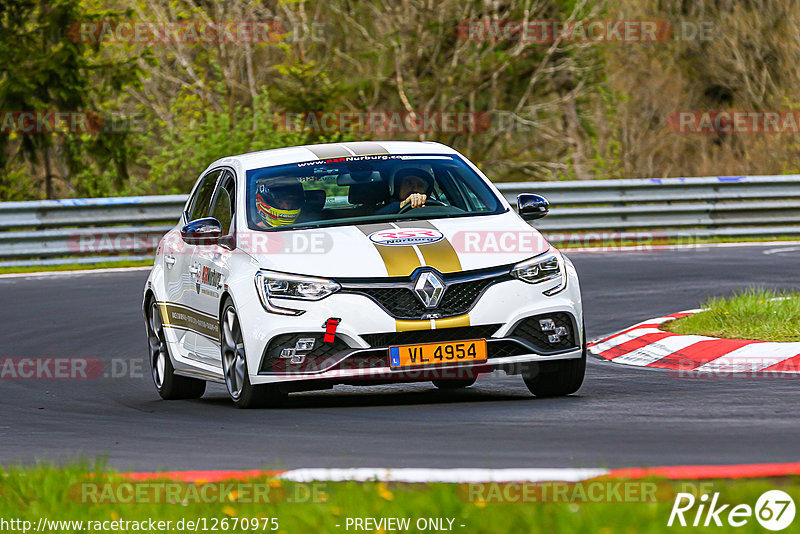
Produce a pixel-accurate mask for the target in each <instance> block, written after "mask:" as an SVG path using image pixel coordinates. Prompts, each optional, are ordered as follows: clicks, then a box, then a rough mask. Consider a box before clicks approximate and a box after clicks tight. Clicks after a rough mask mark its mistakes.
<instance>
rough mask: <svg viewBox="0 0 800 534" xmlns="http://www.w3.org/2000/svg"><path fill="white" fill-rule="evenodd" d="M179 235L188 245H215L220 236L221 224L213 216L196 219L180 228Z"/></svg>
mask: <svg viewBox="0 0 800 534" xmlns="http://www.w3.org/2000/svg"><path fill="white" fill-rule="evenodd" d="M181 237H182V238H183V240H184V241H185V242H186V243H187V244H189V245H216V244H218V243H219V238H220V237H222V225H221V224H220V223H219V221H218V220H216V219H215V218H214V217H206V218H205V219H197V220H196V221H192V222H190V223H189V224H187V225H186V226H184V227H183V228H181Z"/></svg>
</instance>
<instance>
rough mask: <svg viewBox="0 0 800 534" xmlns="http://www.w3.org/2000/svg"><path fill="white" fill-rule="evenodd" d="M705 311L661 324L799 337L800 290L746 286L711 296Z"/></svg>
mask: <svg viewBox="0 0 800 534" xmlns="http://www.w3.org/2000/svg"><path fill="white" fill-rule="evenodd" d="M703 308H708V311H704V312H701V313H696V314H694V315H690V316H688V317H683V318H681V319H678V320H676V321H671V322H669V323H666V324H665V325H663V329H664V330H668V331H670V332H675V333H676V334H696V335H701V336H711V337H721V338H729V339H753V340H758V341H800V294H798V293H779V292H776V291H770V290H766V289H748V290H745V291H742V292H740V293H737V294H735V295H733V296H730V297H724V298H711V299H709V300H707V301H706V302H705V303H704V304H703Z"/></svg>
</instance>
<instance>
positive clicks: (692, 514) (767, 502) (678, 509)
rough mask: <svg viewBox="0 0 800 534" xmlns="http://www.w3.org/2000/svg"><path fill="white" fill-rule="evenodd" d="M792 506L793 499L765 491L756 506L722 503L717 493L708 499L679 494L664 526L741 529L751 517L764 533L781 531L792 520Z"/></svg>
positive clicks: (702, 496) (782, 492)
mask: <svg viewBox="0 0 800 534" xmlns="http://www.w3.org/2000/svg"><path fill="white" fill-rule="evenodd" d="M794 515H795V505H794V500H793V499H792V497H791V496H790V495H789V494H788V493H786V492H784V491H781V490H770V491H767V492H764V493H763V494H762V495H761V496H760V497H759V498H758V500H757V501H756V505H755V507H752V506H750V505H749V504H737V505H735V506H733V507H732V506H731V504H721V503H720V502H719V493H714V494H713V495H712V496H710V497H709V495H708V494H707V493H704V494H703V495H701V496H700V497H699V498H696V497H695V496H694V495H692V494H691V493H678V494H677V495H676V496H675V503H674V504H673V505H672V512H670V514H669V521H667V526H668V527H671V526H673V525H675V526H682V527H685V526H689V525H691V526H693V527H698V526H703V527H708V526H717V527H721V526H731V527H743V526H744V525H746V524H747V523H749V522H750V521H751V520H752V519H753V516H755V519H756V521H758V523H759V524H760V525H761V526H762V527H764V528H765V529H767V530H773V531H778V530H783V529H785V528H786V527H788V526H789V525H791V524H792V521H794Z"/></svg>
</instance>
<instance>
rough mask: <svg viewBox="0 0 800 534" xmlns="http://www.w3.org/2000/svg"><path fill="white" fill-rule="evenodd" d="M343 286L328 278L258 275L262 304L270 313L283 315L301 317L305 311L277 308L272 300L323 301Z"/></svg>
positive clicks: (272, 273) (270, 273) (262, 272)
mask: <svg viewBox="0 0 800 534" xmlns="http://www.w3.org/2000/svg"><path fill="white" fill-rule="evenodd" d="M341 287H342V286H340V285H339V284H337V283H336V282H334V281H333V280H328V279H326V278H314V277H311V276H300V275H296V274H285V273H277V272H274V271H259V272H258V273H256V289H257V290H258V296H259V297H260V298H261V304H262V305H263V306H264V309H266V310H267V311H269V312H272V313H279V314H282V315H300V314H301V313H303V310H293V309H290V308H282V307H279V306H275V304H273V303H272V299H298V300H321V299H324V298H325V297H327V296H328V295H331V294H333V293H335V292H337V291H339V289H341Z"/></svg>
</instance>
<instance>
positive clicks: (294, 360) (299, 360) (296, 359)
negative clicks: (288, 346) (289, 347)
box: [289, 354, 306, 365]
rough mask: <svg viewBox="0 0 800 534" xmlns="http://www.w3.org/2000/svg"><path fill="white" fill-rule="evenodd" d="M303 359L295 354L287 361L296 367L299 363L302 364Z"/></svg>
mask: <svg viewBox="0 0 800 534" xmlns="http://www.w3.org/2000/svg"><path fill="white" fill-rule="evenodd" d="M305 359H306V357H305V356H303V355H302V354H295V355H294V356H292V359H291V360H289V363H293V364H295V365H297V364H299V363H303V362H304V361H305Z"/></svg>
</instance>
